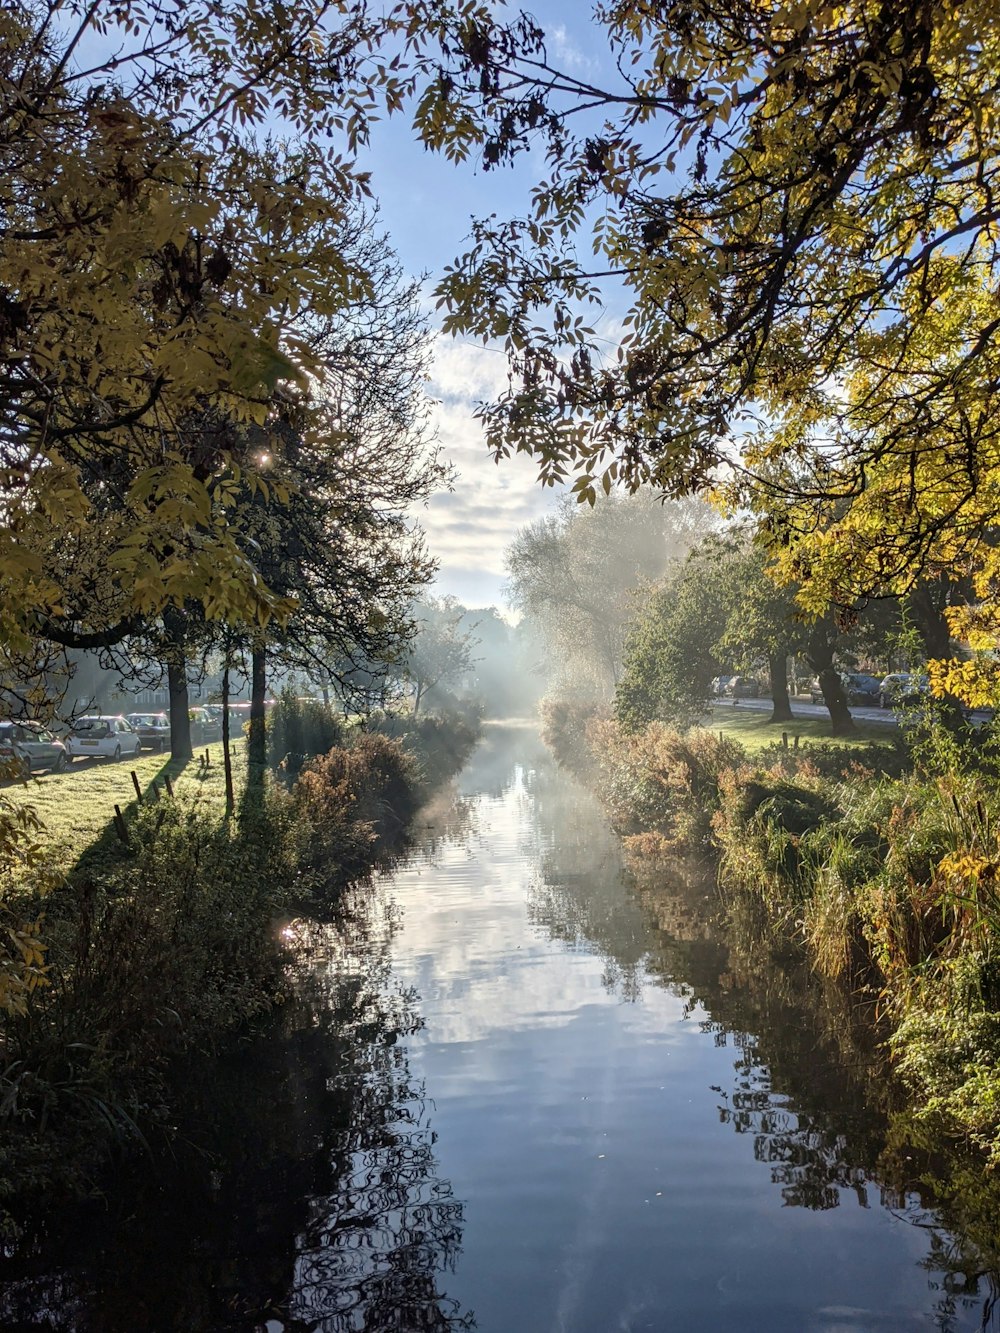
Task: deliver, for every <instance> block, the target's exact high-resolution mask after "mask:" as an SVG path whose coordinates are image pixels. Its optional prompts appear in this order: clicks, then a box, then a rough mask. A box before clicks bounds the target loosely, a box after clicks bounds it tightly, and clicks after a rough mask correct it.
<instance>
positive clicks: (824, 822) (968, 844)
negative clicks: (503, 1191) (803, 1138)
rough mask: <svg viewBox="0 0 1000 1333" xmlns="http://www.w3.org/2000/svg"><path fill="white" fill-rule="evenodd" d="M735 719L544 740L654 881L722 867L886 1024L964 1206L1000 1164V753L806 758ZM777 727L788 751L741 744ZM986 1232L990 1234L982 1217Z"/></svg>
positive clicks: (568, 710)
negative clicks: (968, 1191)
mask: <svg viewBox="0 0 1000 1333" xmlns="http://www.w3.org/2000/svg"><path fill="white" fill-rule="evenodd" d="M734 711H736V710H734ZM724 713H725V710H724V709H720V710H719V711H718V713H717V714H716V716H715V717H714V718H713V725H712V729H711V730H698V729H695V730H691V731H687V732H678V731H676V730H673V729H671V728H669V727H667V726H665V725H663V724H658V723H653V724H650V725H649V726H648V727H646V728H645V729H644V730H642V731H639V732H635V733H626V732H624V731H622V730H621V728H619V727H618V726H617V725H616V724H615V723H614V722H612V721H610V720H608V719H607V718H601V717H599V716H595V715H593V714H591V715H587V712H586V710H580V709H574V708H572V707H570V706H567V705H557V706H555V707H552V708H550V709H549V710H548V714H547V718H546V738H547V740H548V741H549V743H550V745H551V746H552V748H553V750H554V752H555V754H556V756H557V758H559V759H560V760H561V761H562V762H563V763H564V764H567V765H568V766H569V767H571V768H572V769H573V770H575V771H576V772H577V773H578V774H579V775H580V776H582V777H583V778H584V780H586V781H587V782H588V783H589V784H590V785H592V786H593V787H594V788H595V789H596V790H597V791H598V793H599V795H600V796H601V798H602V801H603V803H604V805H605V808H606V809H607V810H608V813H609V815H610V818H611V820H612V823H613V824H614V826H615V828H616V829H617V830H618V832H619V833H620V834H621V835H622V837H623V840H624V843H625V847H626V851H627V854H628V855H629V856H630V858H631V859H632V861H633V863H634V864H635V865H637V866H639V867H641V868H643V870H644V873H647V872H648V868H649V867H650V866H651V865H655V863H656V858H657V857H660V856H664V855H669V856H673V855H675V854H676V853H677V852H679V851H682V850H697V851H700V852H702V853H704V854H707V855H709V856H711V857H714V858H715V860H716V862H717V865H718V869H719V892H720V906H721V909H722V910H723V912H724V913H725V914H727V915H728V916H730V917H733V918H735V917H739V918H740V923H741V929H743V930H744V932H745V930H746V923H747V922H748V921H751V922H752V923H753V925H754V930H755V931H756V932H757V934H758V935H759V937H760V939H761V940H762V941H763V942H764V947H767V942H768V941H770V942H771V943H772V944H773V947H774V948H776V949H787V948H789V947H794V948H796V949H798V950H801V952H802V954H803V957H804V959H805V960H806V961H807V964H808V966H809V967H810V968H811V969H812V971H813V973H814V974H817V975H818V976H820V977H822V978H823V979H824V981H825V982H826V983H827V984H831V985H835V986H838V987H840V988H841V989H842V991H843V994H844V995H845V997H846V998H847V999H848V1000H850V1001H851V1002H853V1003H858V1002H859V1001H860V1002H861V1003H862V1004H863V1006H864V1007H865V1008H866V1009H868V1010H869V1011H870V1012H872V1011H874V1012H877V1013H878V1015H879V1018H880V1021H881V1022H882V1023H883V1024H884V1037H885V1040H886V1049H887V1053H888V1055H889V1056H890V1058H891V1060H892V1063H893V1067H894V1070H895V1072H896V1074H897V1075H898V1076H899V1078H900V1079H901V1080H902V1082H903V1084H904V1085H905V1088H906V1089H907V1094H908V1103H909V1104H908V1106H907V1109H906V1110H905V1112H902V1113H900V1115H899V1117H898V1119H897V1125H898V1133H899V1135H900V1136H902V1135H904V1134H905V1135H907V1136H909V1139H910V1141H920V1142H921V1143H922V1144H923V1145H924V1146H925V1147H926V1148H927V1149H928V1151H929V1152H930V1153H932V1154H933V1155H934V1156H935V1158H936V1159H937V1161H938V1162H939V1163H941V1164H942V1165H941V1167H940V1169H939V1172H938V1175H937V1178H936V1179H935V1182H934V1185H935V1190H936V1191H937V1193H938V1194H944V1195H951V1196H953V1197H956V1198H957V1196H958V1194H959V1193H960V1191H961V1189H962V1188H964V1186H961V1184H960V1182H961V1181H962V1180H964V1181H966V1183H967V1182H968V1181H969V1180H977V1179H979V1180H981V1179H982V1178H983V1175H982V1173H983V1167H984V1165H985V1166H986V1167H987V1169H988V1172H989V1173H992V1172H994V1171H995V1170H996V1168H998V1167H1000V794H998V784H997V775H998V771H1000V754H998V748H997V746H996V744H995V742H993V741H991V740H990V739H989V738H984V737H983V736H979V737H977V738H976V740H975V743H973V742H972V741H971V740H969V739H967V740H966V743H965V744H958V743H956V742H955V740H954V738H952V737H951V736H950V735H949V734H948V733H946V732H944V731H943V730H940V729H936V728H934V727H933V726H930V727H929V729H927V730H924V731H920V730H919V729H915V730H914V732H913V733H912V735H911V736H909V737H908V738H907V741H906V744H905V746H904V744H903V743H902V742H901V741H899V740H896V741H895V742H894V743H885V741H884V740H883V743H882V744H877V743H872V741H871V740H870V739H869V738H866V737H864V736H860V737H856V738H854V737H852V738H851V740H850V742H848V743H846V744H845V743H844V742H841V741H838V742H836V743H834V742H830V741H824V742H823V743H819V742H818V741H815V740H810V739H808V738H803V739H801V740H800V745H799V748H798V750H795V749H794V748H792V746H791V745H789V746H788V747H787V748H786V747H785V746H784V745H782V744H781V742H780V731H781V730H782V728H781V727H778V728H773V727H772V728H768V727H767V723H766V722H765V721H763V720H762V719H761V718H760V716H759V715H758V716H751V715H749V714H739V713H738V711H737V718H735V719H733V720H732V725H730V726H723V725H721V722H722V716H721V715H724ZM785 729H786V730H789V731H791V728H790V727H788V728H785ZM775 730H777V731H778V733H779V741H778V743H777V744H773V743H772V744H770V745H760V744H757V745H750V744H747V743H746V741H747V739H748V737H749V738H752V739H755V740H759V739H760V738H761V737H762V736H764V735H767V734H768V731H770V733H771V734H772V735H773V733H774V731H775ZM741 731H742V734H741ZM883 737H884V732H883ZM977 1164H978V1165H977ZM977 1173H978V1174H977ZM988 1178H990V1179H991V1178H992V1174H990V1175H989V1176H988ZM980 1193H981V1194H983V1196H984V1197H988V1198H989V1200H990V1201H991V1202H995V1201H996V1200H995V1198H994V1195H995V1194H996V1193H997V1191H995V1190H991V1189H985V1188H984V1189H982V1190H980ZM977 1225H978V1232H979V1234H980V1236H981V1237H984V1236H985V1235H986V1233H988V1232H989V1228H990V1224H989V1222H988V1221H987V1220H986V1219H985V1216H983V1217H980V1219H979V1222H978V1224H977ZM993 1227H994V1230H993V1236H992V1240H993V1242H995V1245H994V1248H993V1250H992V1253H994V1254H997V1255H1000V1232H998V1229H997V1227H996V1224H995V1222H994V1224H993Z"/></svg>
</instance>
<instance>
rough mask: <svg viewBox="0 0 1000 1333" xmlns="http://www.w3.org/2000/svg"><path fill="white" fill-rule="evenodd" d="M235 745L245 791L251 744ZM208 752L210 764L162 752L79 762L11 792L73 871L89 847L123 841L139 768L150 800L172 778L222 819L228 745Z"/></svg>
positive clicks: (179, 790) (238, 778)
mask: <svg viewBox="0 0 1000 1333" xmlns="http://www.w3.org/2000/svg"><path fill="white" fill-rule="evenodd" d="M230 745H231V747H232V749H233V751H234V754H233V779H234V784H235V786H236V790H237V792H239V791H240V790H241V789H242V786H243V782H244V777H245V770H246V743H245V741H243V740H242V739H241V740H239V741H233V742H230ZM206 750H207V751H208V754H209V760H210V762H209V765H208V767H207V768H206V767H204V765H202V764H199V762H198V757H197V754H196V756H195V758H194V759H192V760H190V761H189V762H187V763H183V762H180V763H175V762H173V761H172V760H170V759H169V758H166V757H165V756H163V755H159V754H150V755H143V756H142V757H140V758H138V759H133V760H128V759H122V760H120V761H119V762H118V763H115V762H114V761H113V760H111V759H93V760H88V761H86V763H80V762H79V760H78V761H77V762H76V763H75V764H72V765H71V766H70V767H69V768H68V769H67V771H66V772H65V773H42V774H39V775H38V776H37V777H33V778H31V780H30V781H29V782H27V783H24V784H17V785H12V786H9V787H7V788H6V789H5V795H6V796H8V797H9V798H10V799H11V800H13V801H15V802H24V803H25V804H29V805H33V806H34V808H35V810H36V812H37V814H38V817H39V819H41V820H42V822H43V824H44V825H45V833H46V839H45V840H46V841H47V842H48V843H49V844H50V845H51V846H52V848H53V849H54V850H55V852H56V856H57V860H58V862H59V864H60V867H61V869H63V870H64V871H68V870H70V869H72V867H73V866H74V865H75V864H76V863H77V862H78V861H79V860H80V857H81V856H82V855H83V854H84V853H85V852H87V851H88V849H93V850H95V851H97V849H99V848H102V847H103V848H104V849H106V850H107V851H108V852H110V851H112V850H113V848H114V845H115V843H116V842H117V838H116V835H115V832H114V824H113V821H114V813H115V806H116V805H118V806H120V807H121V810H122V813H123V814H124V815H125V818H126V823H127V822H128V817H129V814H130V813H133V812H134V810H135V808H136V804H137V802H136V794H135V787H134V786H133V784H132V776H131V774H132V770H133V769H134V770H135V774H136V776H137V778H138V779H139V785H140V787H141V789H142V791H143V796H144V798H145V799H146V800H153V799H155V798H154V795H153V791H152V786H153V783H154V782H155V783H157V785H158V787H159V789H160V791H161V793H162V792H163V791H164V790H165V788H164V781H163V779H164V777H169V778H170V781H171V784H172V785H173V789H174V794H175V795H176V796H178V797H180V798H181V799H183V800H184V801H185V802H187V803H189V804H193V805H195V806H196V807H197V808H198V809H200V810H203V811H208V810H211V809H216V810H218V813H219V815H220V817H221V815H222V814H223V812H224V810H225V806H226V787H225V777H224V773H223V766H222V757H223V750H222V744H221V742H216V743H215V744H214V745H200V746H199V747H198V754H204V752H205V751H206Z"/></svg>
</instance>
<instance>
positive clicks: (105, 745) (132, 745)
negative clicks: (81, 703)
mask: <svg viewBox="0 0 1000 1333" xmlns="http://www.w3.org/2000/svg"><path fill="white" fill-rule="evenodd" d="M141 749H142V742H141V740H140V739H139V733H138V732H137V731H134V730H133V729H132V727H130V726H129V724H128V723H127V722H126V721H125V719H124V718H123V717H78V718H77V720H76V721H75V722H74V723H73V730H72V732H71V733H70V736H69V739H68V740H67V741H66V753H67V754H68V755H69V757H70V759H86V758H87V757H88V756H91V755H97V756H99V757H100V756H103V757H104V758H106V759H122V758H124V757H125V756H126V755H132V756H133V757H134V756H136V755H138V753H139V751H140V750H141Z"/></svg>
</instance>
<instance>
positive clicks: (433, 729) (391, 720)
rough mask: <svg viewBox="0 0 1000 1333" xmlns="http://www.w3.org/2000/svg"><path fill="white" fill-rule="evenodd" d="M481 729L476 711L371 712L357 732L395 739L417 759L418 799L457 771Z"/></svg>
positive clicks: (467, 755)
mask: <svg viewBox="0 0 1000 1333" xmlns="http://www.w3.org/2000/svg"><path fill="white" fill-rule="evenodd" d="M480 730H481V724H480V718H479V714H478V711H477V710H475V709H473V710H471V711H466V712H461V713H459V712H447V713H422V714H420V715H419V716H418V717H414V716H413V715H412V714H410V713H374V714H372V716H371V717H369V718H366V719H365V722H364V723H363V725H362V727H361V728H360V729H359V732H358V733H355V734H369V735H377V736H384V737H388V738H389V739H391V740H395V741H398V742H399V744H400V745H402V747H403V748H404V750H405V751H406V753H407V754H408V755H409V756H410V757H411V758H412V759H413V760H415V761H416V766H417V767H416V774H415V785H416V790H417V792H418V794H419V796H420V798H421V799H423V798H424V797H426V796H428V795H429V794H430V792H432V791H433V790H434V789H435V788H436V787H438V786H440V784H441V783H442V782H444V781H446V780H447V779H448V778H450V777H451V776H452V774H454V773H456V772H457V771H458V770H459V769H460V768H461V767H462V765H463V764H464V763H465V761H466V759H467V758H468V757H469V755H470V754H471V753H472V751H473V749H474V748H475V746H476V742H477V741H478V740H479V735H480Z"/></svg>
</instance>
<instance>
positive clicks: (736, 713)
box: [704, 704, 900, 751]
mask: <svg viewBox="0 0 1000 1333" xmlns="http://www.w3.org/2000/svg"><path fill="white" fill-rule="evenodd" d="M770 716H771V714H770V712H768V711H765V710H764V709H756V708H743V707H740V706H737V707H735V708H734V707H733V705H732V704H715V705H714V706H713V708H712V714H711V719H710V720H708V721H706V722H705V724H704V725H705V726H706V728H710V729H711V730H713V731H722V732H725V734H726V735H727V736H732V737H733V739H734V740H738V741H739V742H740V744H741V745H744V746H746V748H747V749H748V750H751V751H752V750H762V749H764V747H765V746H768V745H774V744H775V743H777V744H780V743H781V735H782V732H784V733H786V734H787V736H788V744H789V745H794V744H795V737H796V736H797V737H798V738H799V743H800V744H802V743H803V742H807V741H825V742H827V743H829V744H831V745H847V746H865V745H870V744H871V743H872V741H877V742H879V743H881V744H882V745H892V744H893V742H894V741H896V740H898V738H899V734H900V733H899V731H898V729H896V728H895V727H890V726H886V725H884V724H881V723H878V722H857V723H856V724H855V725H856V727H857V730H856V731H855V733H854V734H853V735H851V736H833V735H831V733H830V723H829V721H828V720H827V719H826V718H813V717H797V718H795V720H794V721H793V722H771V721H770V720H769V719H770Z"/></svg>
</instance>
